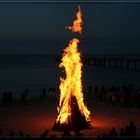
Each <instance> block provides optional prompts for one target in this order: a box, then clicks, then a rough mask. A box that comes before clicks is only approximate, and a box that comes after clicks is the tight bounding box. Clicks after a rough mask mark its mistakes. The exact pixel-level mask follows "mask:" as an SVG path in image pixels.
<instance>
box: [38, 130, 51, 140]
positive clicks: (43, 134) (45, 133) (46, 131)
mask: <svg viewBox="0 0 140 140" xmlns="http://www.w3.org/2000/svg"><path fill="white" fill-rule="evenodd" d="M48 133H49V130H48V129H46V130H45V132H44V133H42V134H41V135H40V137H42V138H45V137H48Z"/></svg>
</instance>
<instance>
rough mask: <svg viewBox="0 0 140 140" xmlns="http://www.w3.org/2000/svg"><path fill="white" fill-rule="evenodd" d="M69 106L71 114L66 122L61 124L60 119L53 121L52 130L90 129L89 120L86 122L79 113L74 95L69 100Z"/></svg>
mask: <svg viewBox="0 0 140 140" xmlns="http://www.w3.org/2000/svg"><path fill="white" fill-rule="evenodd" d="M69 104H70V107H71V110H72V112H71V116H69V118H68V121H67V123H63V124H61V123H60V121H58V122H55V124H54V126H53V130H55V131H65V130H67V131H80V130H83V129H91V125H90V122H88V121H87V120H86V118H85V116H84V115H82V114H81V112H80V110H79V108H78V104H77V101H76V98H75V96H72V97H71V100H70V102H69Z"/></svg>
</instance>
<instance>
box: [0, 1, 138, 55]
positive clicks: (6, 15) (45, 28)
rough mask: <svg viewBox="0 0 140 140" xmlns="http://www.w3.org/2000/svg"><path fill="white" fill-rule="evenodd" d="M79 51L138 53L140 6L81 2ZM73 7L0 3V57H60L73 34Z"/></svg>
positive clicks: (73, 5)
mask: <svg viewBox="0 0 140 140" xmlns="http://www.w3.org/2000/svg"><path fill="white" fill-rule="evenodd" d="M80 5H81V9H82V12H83V22H84V24H83V34H82V36H79V37H80V41H81V43H80V45H79V50H80V51H82V52H83V53H87V54H96V53H140V16H139V15H140V4H132V3H131V4H130V3H126V4H124V3H123V4H116V3H114V4H109V3H107V4H105V3H100V4H95V3H93V4H91V3H90V4H88V3H82V4H80ZM76 12H77V4H72V3H71V4H70V3H63V4H62V3H52V4H42V5H41V4H40V5H37V4H0V54H61V53H62V50H63V49H64V48H65V47H66V46H67V44H68V42H69V40H70V39H72V37H75V34H73V33H72V32H70V31H68V30H66V29H65V26H70V25H72V22H73V20H74V19H75V13H76Z"/></svg>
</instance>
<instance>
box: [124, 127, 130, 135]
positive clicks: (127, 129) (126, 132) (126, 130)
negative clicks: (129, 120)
mask: <svg viewBox="0 0 140 140" xmlns="http://www.w3.org/2000/svg"><path fill="white" fill-rule="evenodd" d="M124 133H125V136H130V130H129V127H128V125H126V126H125V132H124Z"/></svg>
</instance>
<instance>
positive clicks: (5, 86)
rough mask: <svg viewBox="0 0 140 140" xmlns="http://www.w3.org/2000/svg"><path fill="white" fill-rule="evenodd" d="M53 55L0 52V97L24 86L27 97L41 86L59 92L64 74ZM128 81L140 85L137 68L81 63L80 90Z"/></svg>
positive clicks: (35, 92)
mask: <svg viewBox="0 0 140 140" xmlns="http://www.w3.org/2000/svg"><path fill="white" fill-rule="evenodd" d="M59 63H60V62H59V61H57V59H56V56H55V55H0V99H1V98H2V95H3V92H4V91H6V90H11V91H12V93H13V95H14V98H20V94H21V92H22V91H23V90H24V89H25V88H28V89H29V90H30V96H31V97H38V96H39V94H40V92H41V90H42V89H43V88H46V89H47V90H48V89H49V88H56V90H57V91H58V92H57V93H56V94H58V93H59V84H60V77H65V72H64V69H63V68H59ZM129 84H132V85H133V86H134V87H136V88H139V87H140V71H134V70H126V69H124V70H121V69H116V68H107V67H99V66H98V67H97V66H94V65H86V64H85V65H84V64H83V67H82V85H83V93H87V92H88V88H89V86H92V87H93V88H94V87H95V86H99V87H101V86H106V87H108V86H112V85H115V86H118V87H122V86H123V85H129Z"/></svg>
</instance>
